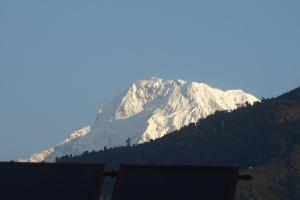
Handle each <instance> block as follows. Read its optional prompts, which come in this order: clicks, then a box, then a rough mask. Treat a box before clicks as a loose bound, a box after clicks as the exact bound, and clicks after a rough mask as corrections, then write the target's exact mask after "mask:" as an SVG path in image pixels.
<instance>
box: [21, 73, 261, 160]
mask: <svg viewBox="0 0 300 200" xmlns="http://www.w3.org/2000/svg"><path fill="white" fill-rule="evenodd" d="M256 101H259V100H258V99H257V98H256V97H254V96H252V95H250V94H247V93H245V92H243V91H242V90H227V91H222V90H219V89H216V88H212V87H210V86H208V85H207V84H204V83H197V82H188V81H184V80H163V79H160V78H158V77H152V78H150V79H147V80H139V81H137V82H135V83H133V84H132V85H131V86H130V87H129V89H128V90H126V91H124V92H122V93H120V94H119V95H118V96H117V97H115V98H114V99H113V100H112V101H110V102H109V103H107V104H105V105H104V106H103V107H102V109H100V110H99V111H98V114H97V116H96V121H95V123H94V124H93V125H92V126H87V127H84V128H82V129H79V130H77V131H75V132H74V133H72V134H71V135H70V136H69V137H67V138H66V139H65V140H64V141H63V142H61V143H59V144H58V145H55V146H54V147H52V148H49V149H47V150H45V151H43V152H40V153H35V154H33V155H32V156H31V157H30V158H29V159H27V160H25V161H30V162H41V161H50V162H52V161H54V160H55V158H56V157H61V156H64V155H67V154H73V155H80V154H81V153H83V152H85V151H97V150H101V149H103V148H111V147H116V146H123V145H125V144H126V140H127V139H128V138H130V141H131V142H132V144H139V143H144V142H147V141H150V140H155V139H157V138H160V137H162V136H164V135H166V134H168V133H169V132H172V131H175V130H178V129H180V128H181V127H183V126H187V125H188V124H190V123H195V122H197V121H198V120H199V119H201V118H205V117H207V116H209V115H211V114H213V113H214V112H216V111H218V110H228V111H232V110H234V109H236V108H237V107H238V106H239V105H243V104H245V103H247V102H248V103H250V104H253V103H254V102H256Z"/></svg>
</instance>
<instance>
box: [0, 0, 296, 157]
mask: <svg viewBox="0 0 300 200" xmlns="http://www.w3.org/2000/svg"><path fill="white" fill-rule="evenodd" d="M299 10H300V1H299V0H284V1H283V0H251V1H249V0H236V1H230V0H228V1H224V0H219V1H216V0H207V1H202V0H195V1H191V0H181V1H179V0H148V1H144V0H135V1H133V0H119V1H117V0H97V1H92V0H89V1H77V0H69V1H67V0H49V1H46V0H45V1H40V0H36V1H31V0H26V1H23V0H19V1H16V0H15V1H14V0H1V1H0V92H1V93H0V94H1V96H0V125H1V132H0V160H12V159H18V158H25V157H27V156H29V155H30V154H31V153H33V152H36V151H41V150H44V149H45V148H47V147H49V146H51V145H52V144H55V143H57V142H59V141H61V140H62V139H63V138H64V137H66V136H67V135H68V134H69V133H70V132H72V131H73V130H75V129H77V128H80V127H83V126H86V125H89V124H91V123H93V121H94V120H95V116H96V112H97V110H98V108H100V107H101V106H102V105H103V104H104V103H105V102H107V101H109V100H110V99H112V98H113V97H114V96H116V95H117V94H118V93H120V92H121V91H123V90H124V89H126V88H127V87H128V86H129V85H130V84H131V83H132V82H134V81H136V80H140V79H145V78H148V77H150V76H159V77H161V78H164V79H183V80H190V81H197V82H205V83H207V84H209V85H211V86H214V87H218V88H221V89H236V88H240V89H243V90H244V91H246V92H250V93H252V94H254V95H256V96H257V97H258V98H261V97H273V96H277V95H279V94H281V93H283V92H285V91H288V90H290V89H293V88H295V87H297V86H300V12H299Z"/></svg>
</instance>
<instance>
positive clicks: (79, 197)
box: [0, 162, 104, 200]
mask: <svg viewBox="0 0 300 200" xmlns="http://www.w3.org/2000/svg"><path fill="white" fill-rule="evenodd" d="M103 178H104V165H103V164H74V163H73V164H71V163H70V164H69V163H68V164H67V163H14V162H9V163H6V162H2V163H0V198H1V199H7V200H19V199H30V200H41V199H43V200H50V199H51V200H68V199H70V200H98V199H99V197H100V195H101V188H102V181H103Z"/></svg>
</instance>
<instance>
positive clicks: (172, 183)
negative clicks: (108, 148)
mask: <svg viewBox="0 0 300 200" xmlns="http://www.w3.org/2000/svg"><path fill="white" fill-rule="evenodd" d="M238 171H239V168H238V167H237V166H187V165H186V166H182V165H181V166H176V165H120V169H119V171H118V172H115V171H108V172H104V164H79V163H15V162H0V196H1V199H9V200H19V199H31V200H38V199H39V200H40V199H43V200H50V199H51V200H54V199H55V200H69V199H70V200H99V198H100V195H101V191H102V188H103V185H102V183H103V180H104V178H105V177H112V178H116V183H115V188H114V191H113V194H112V199H113V200H128V199H130V200H136V199H138V200H140V199H143V200H150V199H151V200H153V199H155V200H160V199H163V200H166V199H172V200H182V199H189V200H193V199H210V200H214V199H216V200H232V199H233V198H234V194H235V191H236V185H237V179H243V180H249V179H251V176H249V175H238ZM104 190H105V187H104ZM106 195H108V196H110V195H109V194H106ZM109 199H110V198H109Z"/></svg>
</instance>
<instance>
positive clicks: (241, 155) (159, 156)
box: [57, 87, 300, 200]
mask: <svg viewBox="0 0 300 200" xmlns="http://www.w3.org/2000/svg"><path fill="white" fill-rule="evenodd" d="M120 134H121V133H120ZM57 161H58V162H78V161H80V162H100V163H106V164H107V165H108V166H109V167H111V168H116V167H117V166H118V165H119V164H120V163H138V164H206V165H207V164H236V165H239V166H240V167H241V169H242V170H243V171H244V172H246V173H249V174H251V175H252V176H253V177H254V179H253V181H251V182H247V183H246V182H241V183H240V184H239V190H238V193H237V199H272V200H275V199H300V87H299V88H296V89H294V90H292V91H290V92H288V93H285V94H283V95H281V96H279V97H276V98H271V99H264V100H262V102H257V103H255V104H254V105H253V106H251V105H245V106H241V107H240V108H239V109H237V110H234V111H232V112H230V113H229V112H225V111H220V112H216V113H215V114H214V115H211V116H209V117H207V118H206V119H203V120H201V121H199V122H198V123H196V124H190V125H188V126H186V127H183V128H182V129H180V130H178V131H175V132H173V133H170V134H168V135H166V136H164V137H162V138H160V139H157V140H155V141H151V142H148V143H145V144H142V145H136V146H131V147H118V148H112V149H108V150H105V151H99V152H90V153H88V152H86V153H84V154H83V155H81V156H75V157H73V156H65V157H62V158H60V159H58V160H57Z"/></svg>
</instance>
